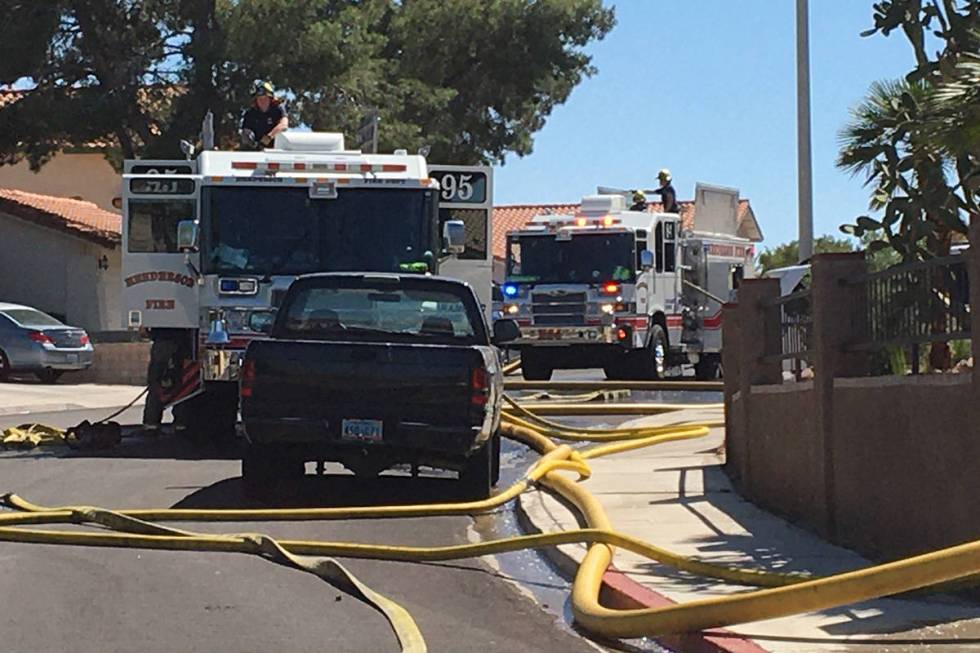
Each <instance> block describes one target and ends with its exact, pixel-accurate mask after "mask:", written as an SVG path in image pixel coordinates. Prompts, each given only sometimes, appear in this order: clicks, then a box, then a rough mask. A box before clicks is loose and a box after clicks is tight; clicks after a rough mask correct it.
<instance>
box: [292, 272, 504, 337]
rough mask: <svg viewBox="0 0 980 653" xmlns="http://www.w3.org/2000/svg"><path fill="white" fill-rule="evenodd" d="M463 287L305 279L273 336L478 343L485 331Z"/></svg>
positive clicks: (294, 294) (358, 280)
mask: <svg viewBox="0 0 980 653" xmlns="http://www.w3.org/2000/svg"><path fill="white" fill-rule="evenodd" d="M440 285H442V284H440ZM464 291H465V288H459V289H457V288H449V287H445V288H443V287H431V286H430V287H425V288H423V287H412V286H405V285H400V284H394V285H393V284H391V283H384V282H382V283H377V284H375V283H372V282H370V281H367V280H361V279H357V278H351V279H341V280H339V281H331V282H328V283H327V284H324V285H321V284H320V283H317V282H314V283H307V284H305V285H303V286H302V287H301V288H300V290H298V291H297V292H295V293H292V294H291V295H290V297H288V298H287V300H286V304H285V306H284V315H280V316H279V319H278V321H277V323H276V336H277V337H280V338H282V337H285V338H302V339H325V340H345V341H346V340H353V341H367V342H423V343H431V344H459V345H474V344H479V338H480V337H482V338H484V340H485V338H486V336H485V333H484V331H483V329H482V322H480V318H479V312H478V310H477V308H476V303H475V300H474V299H473V298H472V297H470V298H467V297H466V295H465V293H464ZM483 344H486V343H485V342H484V343H483Z"/></svg>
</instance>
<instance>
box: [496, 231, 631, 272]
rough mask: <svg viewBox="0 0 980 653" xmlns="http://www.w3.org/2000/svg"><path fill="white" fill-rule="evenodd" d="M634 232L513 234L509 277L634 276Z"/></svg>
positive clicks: (509, 248)
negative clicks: (566, 237)
mask: <svg viewBox="0 0 980 653" xmlns="http://www.w3.org/2000/svg"><path fill="white" fill-rule="evenodd" d="M633 250H634V244H633V234H631V233H595V234H576V235H574V236H572V237H571V239H569V240H558V238H557V236H556V235H555V234H541V235H522V236H515V237H511V239H510V242H509V243H508V256H507V277H508V279H511V280H513V281H524V282H528V283H602V282H605V281H625V282H627V283H628V282H631V281H633V280H634V276H635V271H634V264H635V260H634V258H635V256H634V251H633Z"/></svg>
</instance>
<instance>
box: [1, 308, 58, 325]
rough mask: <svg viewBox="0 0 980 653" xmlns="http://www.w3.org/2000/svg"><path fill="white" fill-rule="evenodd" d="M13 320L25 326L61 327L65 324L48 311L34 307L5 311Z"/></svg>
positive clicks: (4, 313)
mask: <svg viewBox="0 0 980 653" xmlns="http://www.w3.org/2000/svg"><path fill="white" fill-rule="evenodd" d="M3 315H6V316H7V317H9V318H10V319H11V320H13V321H14V322H16V323H17V324H19V325H20V326H24V327H60V326H65V325H64V324H62V323H61V322H59V321H58V320H56V319H54V318H53V317H51V316H50V315H48V314H47V313H42V312H41V311H38V310H35V309H33V308H8V309H6V310H4V311H3Z"/></svg>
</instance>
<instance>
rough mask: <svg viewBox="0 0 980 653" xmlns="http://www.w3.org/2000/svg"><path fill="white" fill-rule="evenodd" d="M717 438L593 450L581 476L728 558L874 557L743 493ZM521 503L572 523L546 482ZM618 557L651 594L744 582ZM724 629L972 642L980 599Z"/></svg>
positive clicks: (624, 518)
mask: <svg viewBox="0 0 980 653" xmlns="http://www.w3.org/2000/svg"><path fill="white" fill-rule="evenodd" d="M720 418H721V411H720V410H718V411H712V412H708V411H695V410H690V411H684V412H683V413H673V414H670V415H664V416H659V417H652V418H644V419H642V420H635V421H631V422H628V423H627V424H628V425H631V426H635V425H639V424H642V425H656V424H665V423H669V422H674V421H678V420H682V419H683V420H704V421H707V419H712V420H718V419H720ZM723 441H724V434H723V429H721V428H718V429H713V430H712V432H711V434H710V435H709V436H707V437H705V438H700V439H696V440H688V441H684V442H675V443H668V444H664V445H660V446H657V447H649V448H646V449H641V450H637V451H631V452H627V453H623V454H618V455H614V456H609V457H605V458H599V459H596V460H590V461H589V465H590V466H591V467H592V470H593V476H592V478H590V479H589V480H588V481H585V482H584V485H585V487H586V488H588V489H589V490H590V491H591V492H592V494H593V495H595V496H596V497H597V498H598V499H599V501H600V502H601V503H602V505H603V506H604V508H605V509H606V512H607V513H608V515H609V518H610V520H611V521H612V524H613V526H614V528H616V529H617V530H620V531H623V532H624V533H627V534H630V535H633V536H636V537H639V538H641V539H644V540H646V541H648V542H651V543H653V544H655V545H657V546H660V547H663V548H665V549H668V550H670V551H673V552H676V553H680V554H684V555H688V556H691V557H696V558H699V559H702V560H706V561H710V562H715V563H720V564H726V565H731V566H745V567H755V568H763V569H768V570H773V571H808V572H812V573H815V574H819V575H829V574H833V573H838V572H843V571H849V570H853V569H857V568H861V567H865V566H868V565H870V564H872V563H871V562H870V561H868V560H866V559H864V558H862V557H860V556H858V555H857V554H855V553H854V552H852V551H849V550H847V549H843V548H841V547H837V546H834V545H831V544H829V543H827V542H826V541H824V540H822V539H821V538H819V537H817V536H816V535H814V534H811V533H810V532H808V531H804V530H802V529H801V528H797V527H796V526H794V525H793V524H791V523H789V522H787V521H785V520H783V519H780V518H779V517H776V516H774V515H772V514H770V513H768V512H765V511H763V510H760V509H759V508H756V507H755V506H754V505H752V504H751V503H748V502H747V501H745V500H743V499H742V498H741V497H740V496H739V495H738V494H737V493H736V492H735V491H734V489H733V488H732V486H731V484H730V483H729V481H728V478H727V477H726V476H725V474H724V473H723V472H722V470H721V468H720V465H721V463H722V462H723V458H722V457H721V456H720V455H719V454H718V449H719V448H720V446H721V445H722V443H723ZM520 511H521V513H522V515H521V516H522V518H523V520H524V521H525V523H526V524H527V525H528V527H529V528H530V529H532V530H539V531H545V532H548V531H556V530H564V529H573V528H577V527H578V524H577V522H576V520H575V517H574V515H573V514H572V513H571V512H570V511H569V510H568V509H567V508H566V507H565V506H564V505H563V504H562V503H560V502H559V501H557V500H556V499H555V498H554V497H552V496H551V495H550V494H548V493H546V492H543V491H533V492H528V493H525V494H524V495H523V496H522V497H521V499H520ZM585 550H586V547H585V546H584V545H566V546H562V547H558V549H557V550H555V549H552V550H551V552H550V553H551V554H552V555H553V556H556V557H557V559H556V562H557V563H558V564H559V566H562V565H567V564H568V563H569V561H570V560H569V559H571V560H574V561H576V562H577V561H579V560H581V559H582V557H583V556H584V553H585ZM614 564H615V565H616V567H617V568H618V569H619V570H620V571H622V572H624V573H625V574H626V576H627V577H628V579H631V580H632V581H635V582H637V583H639V584H640V585H642V586H643V587H644V588H646V589H647V590H649V592H648V596H651V597H654V598H656V595H660V596H661V597H665V598H667V599H669V600H671V601H673V602H677V603H686V602H688V601H693V600H695V599H704V598H709V597H714V596H723V595H726V594H732V593H735V592H743V591H745V590H746V588H745V587H744V586H739V585H731V584H727V583H724V582H721V581H715V580H713V579H705V578H698V577H693V576H691V575H690V574H686V573H683V572H677V571H675V570H673V569H671V568H668V567H665V566H663V565H660V564H657V563H654V562H652V561H650V560H647V559H644V558H641V557H639V556H636V555H634V554H631V553H629V552H625V551H618V552H617V553H616V557H615V560H614ZM640 593H641V594H642V591H641V592H640ZM660 600H661V601H662V598H661V599H660ZM652 602H653V601H651V603H652ZM729 630H731V631H734V632H735V633H739V634H744V635H746V636H747V637H749V638H750V639H751V640H753V641H754V642H755V643H756V644H758V645H759V646H760V647H761V648H763V649H765V650H769V651H774V652H778V653H783V652H785V653H803V652H807V651H814V652H817V651H819V652H821V653H824V652H828V651H862V652H864V653H870V652H871V651H890V652H894V651H910V652H912V651H914V652H922V651H929V653H953V652H954V651H957V652H958V651H980V603H970V602H967V601H964V600H960V599H957V598H955V597H950V596H938V595H933V596H930V597H928V599H925V598H921V599H915V600H912V599H909V600H906V599H901V600H899V599H881V600H876V601H869V602H866V603H861V604H858V605H852V606H847V607H842V608H837V609H832V610H826V611H822V612H815V613H809V614H803V615H798V616H794V617H785V618H780V619H772V620H768V621H760V622H754V623H749V624H743V625H739V626H733V627H731V628H730V629H729ZM721 650H724V646H722V648H721ZM733 650H734V649H733Z"/></svg>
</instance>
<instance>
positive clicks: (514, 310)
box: [504, 304, 521, 315]
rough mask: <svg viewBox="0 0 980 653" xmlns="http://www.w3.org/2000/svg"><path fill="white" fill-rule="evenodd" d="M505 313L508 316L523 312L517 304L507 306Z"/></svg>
mask: <svg viewBox="0 0 980 653" xmlns="http://www.w3.org/2000/svg"><path fill="white" fill-rule="evenodd" d="M504 312H505V313H507V315H517V314H518V313H520V312H521V307H520V306H518V305H517V304H507V305H506V306H504Z"/></svg>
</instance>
